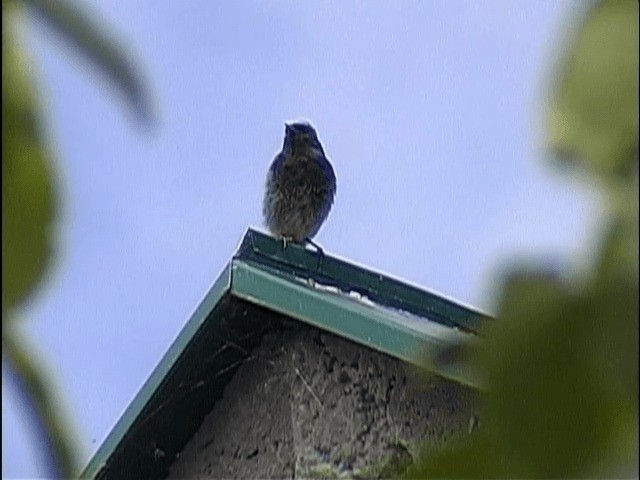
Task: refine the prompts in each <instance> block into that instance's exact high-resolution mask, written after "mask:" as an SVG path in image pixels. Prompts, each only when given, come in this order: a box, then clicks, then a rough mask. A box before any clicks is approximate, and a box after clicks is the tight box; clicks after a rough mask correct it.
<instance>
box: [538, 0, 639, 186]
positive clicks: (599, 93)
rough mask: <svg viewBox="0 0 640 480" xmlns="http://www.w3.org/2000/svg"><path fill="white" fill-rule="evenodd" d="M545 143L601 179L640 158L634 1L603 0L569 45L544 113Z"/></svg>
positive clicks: (620, 172)
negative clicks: (545, 113)
mask: <svg viewBox="0 0 640 480" xmlns="http://www.w3.org/2000/svg"><path fill="white" fill-rule="evenodd" d="M548 135H549V144H550V145H551V147H552V148H553V149H554V150H555V151H556V152H557V153H558V158H559V159H560V160H561V161H565V162H566V161H571V162H574V161H577V162H579V163H580V164H582V165H583V166H585V167H586V168H587V169H589V170H593V171H595V172H596V173H597V174H598V175H599V176H602V177H604V178H607V177H615V176H619V175H626V174H627V173H628V172H629V171H630V167H631V166H632V164H634V163H635V164H636V165H637V162H638V1H637V0H605V1H602V2H599V3H598V4H597V5H596V6H594V7H593V9H592V10H591V11H590V12H589V14H588V15H587V17H586V19H585V21H584V23H583V25H582V27H581V29H580V30H579V32H578V33H577V35H576V36H575V38H574V39H573V41H572V43H571V44H570V47H569V51H568V52H567V54H566V57H565V61H564V62H563V66H562V68H561V70H560V72H559V76H558V79H557V81H556V85H555V91H554V95H553V98H552V102H551V105H550V107H549V112H548Z"/></svg>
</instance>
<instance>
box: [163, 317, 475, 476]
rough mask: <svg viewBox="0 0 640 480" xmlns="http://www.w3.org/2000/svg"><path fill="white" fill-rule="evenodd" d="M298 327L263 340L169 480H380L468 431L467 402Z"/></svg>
mask: <svg viewBox="0 0 640 480" xmlns="http://www.w3.org/2000/svg"><path fill="white" fill-rule="evenodd" d="M417 378H418V374H417V373H416V372H415V370H414V369H413V368H412V367H410V366H408V365H406V364H404V363H403V362H400V361H398V360H396V359H394V358H391V357H389V356H387V355H384V354H381V353H378V352H374V351H372V350H369V349H367V348H364V347H361V346H359V345H357V344H355V343H353V342H350V341H348V340H345V339H342V338H339V337H336V336H335V335H332V334H329V333H325V332H321V331H320V330H317V329H315V328H312V327H307V326H302V325H299V324H296V325H295V326H292V327H291V328H285V329H284V330H278V331H277V332H273V333H268V334H266V335H265V337H264V338H263V340H262V342H261V344H260V345H259V346H258V347H257V348H256V349H255V350H254V351H253V352H251V354H250V355H249V357H248V358H247V360H245V361H244V363H243V365H242V366H241V367H240V368H239V369H238V370H237V372H236V373H235V375H234V377H233V378H232V380H231V381H230V382H229V383H228V384H227V386H226V388H225V390H224V393H223V396H222V398H221V399H220V400H218V401H217V402H216V403H215V405H214V407H213V410H212V411H211V413H209V415H208V416H207V417H206V418H205V420H204V422H203V423H202V425H201V427H200V428H199V430H198V431H197V432H196V434H195V435H194V436H193V438H192V439H191V441H190V442H189V443H187V445H186V446H185V447H184V449H183V450H182V452H180V454H179V455H178V456H177V458H176V460H175V461H174V463H173V465H172V466H171V469H170V473H169V476H168V477H167V478H173V479H178V478H182V479H183V478H323V477H325V478H326V477H334V478H337V477H367V478H371V477H377V476H382V477H384V476H387V475H388V474H389V472H390V470H389V469H390V468H391V467H392V466H393V465H395V464H400V463H402V464H404V463H407V462H411V460H412V458H413V457H414V455H415V454H416V445H417V442H418V441H421V440H425V439H426V440H427V442H428V445H430V446H431V447H433V448H438V447H440V446H442V445H443V444H445V443H446V442H447V441H448V440H450V439H452V438H453V437H455V436H456V435H461V434H462V435H466V434H468V432H469V430H470V429H471V428H473V426H474V425H475V424H476V416H475V415H476V407H475V405H474V403H475V402H474V393H473V392H472V391H471V390H469V389H466V388H463V387H461V386H459V385H457V384H455V383H452V382H449V381H446V380H444V379H440V378H436V377H432V378H429V379H425V377H423V376H421V377H419V381H416V379H417Z"/></svg>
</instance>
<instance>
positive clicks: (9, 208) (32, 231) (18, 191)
mask: <svg viewBox="0 0 640 480" xmlns="http://www.w3.org/2000/svg"><path fill="white" fill-rule="evenodd" d="M4 5H5V4H3V16H2V19H3V29H2V260H3V262H2V312H3V318H4V317H5V313H6V311H7V310H8V309H10V308H13V307H16V306H18V305H19V304H20V303H23V302H24V301H25V300H26V299H27V297H28V296H29V295H30V294H32V293H33V291H34V290H35V288H36V286H37V285H38V284H39V283H40V282H41V280H42V278H43V274H44V272H45V271H46V269H47V268H48V266H49V264H50V263H51V259H52V256H51V252H52V249H53V243H54V238H53V229H54V226H55V225H54V222H55V219H56V218H55V217H56V215H55V212H56V209H57V192H56V189H55V185H54V181H53V172H52V165H51V152H50V151H49V148H48V144H47V142H46V141H45V138H44V135H43V131H42V128H41V118H40V112H39V111H38V109H37V108H36V105H37V103H36V102H37V98H36V94H35V91H34V89H33V86H32V83H31V78H30V68H31V63H30V59H29V58H28V57H27V56H26V54H25V52H24V51H23V50H22V49H21V48H20V46H19V45H18V44H17V43H16V41H15V35H14V33H15V32H14V31H13V30H12V29H13V28H15V26H16V25H15V20H16V14H17V13H18V12H16V11H15V6H14V5H12V6H11V7H5V6H4ZM9 8H11V11H7V9H9Z"/></svg>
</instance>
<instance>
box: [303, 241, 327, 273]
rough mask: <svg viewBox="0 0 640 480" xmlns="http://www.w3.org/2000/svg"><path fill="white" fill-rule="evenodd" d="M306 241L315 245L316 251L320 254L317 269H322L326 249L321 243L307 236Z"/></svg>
mask: <svg viewBox="0 0 640 480" xmlns="http://www.w3.org/2000/svg"><path fill="white" fill-rule="evenodd" d="M304 241H305V242H306V243H307V244H310V245H313V246H314V247H315V249H316V253H317V255H318V263H317V264H316V270H320V267H322V264H323V262H324V250H322V247H321V246H320V245H318V244H317V243H315V242H314V241H313V240H311V239H310V238H305V239H304Z"/></svg>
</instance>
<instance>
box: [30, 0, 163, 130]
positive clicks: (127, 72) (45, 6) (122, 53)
mask: <svg viewBox="0 0 640 480" xmlns="http://www.w3.org/2000/svg"><path fill="white" fill-rule="evenodd" d="M23 1H24V3H26V4H27V5H29V6H30V7H32V9H33V10H34V11H35V12H37V13H38V14H40V16H41V17H42V18H43V19H44V20H45V21H46V22H47V23H48V24H49V25H50V26H51V27H52V28H53V30H54V32H56V33H58V34H59V35H60V36H61V37H62V38H64V39H65V40H66V41H67V42H68V43H69V44H70V45H71V46H72V47H73V48H75V49H76V50H77V51H78V52H80V53H82V54H83V55H84V56H85V57H86V58H87V59H88V60H89V61H90V62H92V63H93V64H94V65H95V66H97V67H98V68H99V69H100V70H101V71H102V72H103V73H104V74H105V75H106V76H107V77H108V78H109V79H110V80H111V81H112V82H113V83H114V84H115V85H116V86H117V87H118V88H119V89H120V91H121V92H122V93H123V94H124V95H125V97H126V98H127V99H128V101H129V103H130V104H131V106H132V107H133V110H134V112H135V113H136V115H137V117H138V119H139V120H141V121H142V122H144V123H147V124H150V123H153V121H154V111H153V105H152V102H151V100H150V96H149V92H148V91H147V86H146V85H145V82H144V81H143V79H142V77H141V74H140V72H139V71H138V70H137V68H136V66H135V65H134V62H133V61H132V59H131V57H130V56H129V54H128V53H127V51H126V49H125V48H124V47H122V46H121V45H119V44H118V42H117V41H116V39H115V38H114V37H113V36H112V35H110V34H109V33H108V32H107V31H105V29H104V28H103V27H102V26H101V25H100V24H98V23H97V22H95V21H94V20H93V18H92V17H91V16H90V15H89V14H88V13H87V12H86V11H84V10H83V9H82V8H81V7H80V5H76V4H74V3H73V2H71V1H69V0H23Z"/></svg>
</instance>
